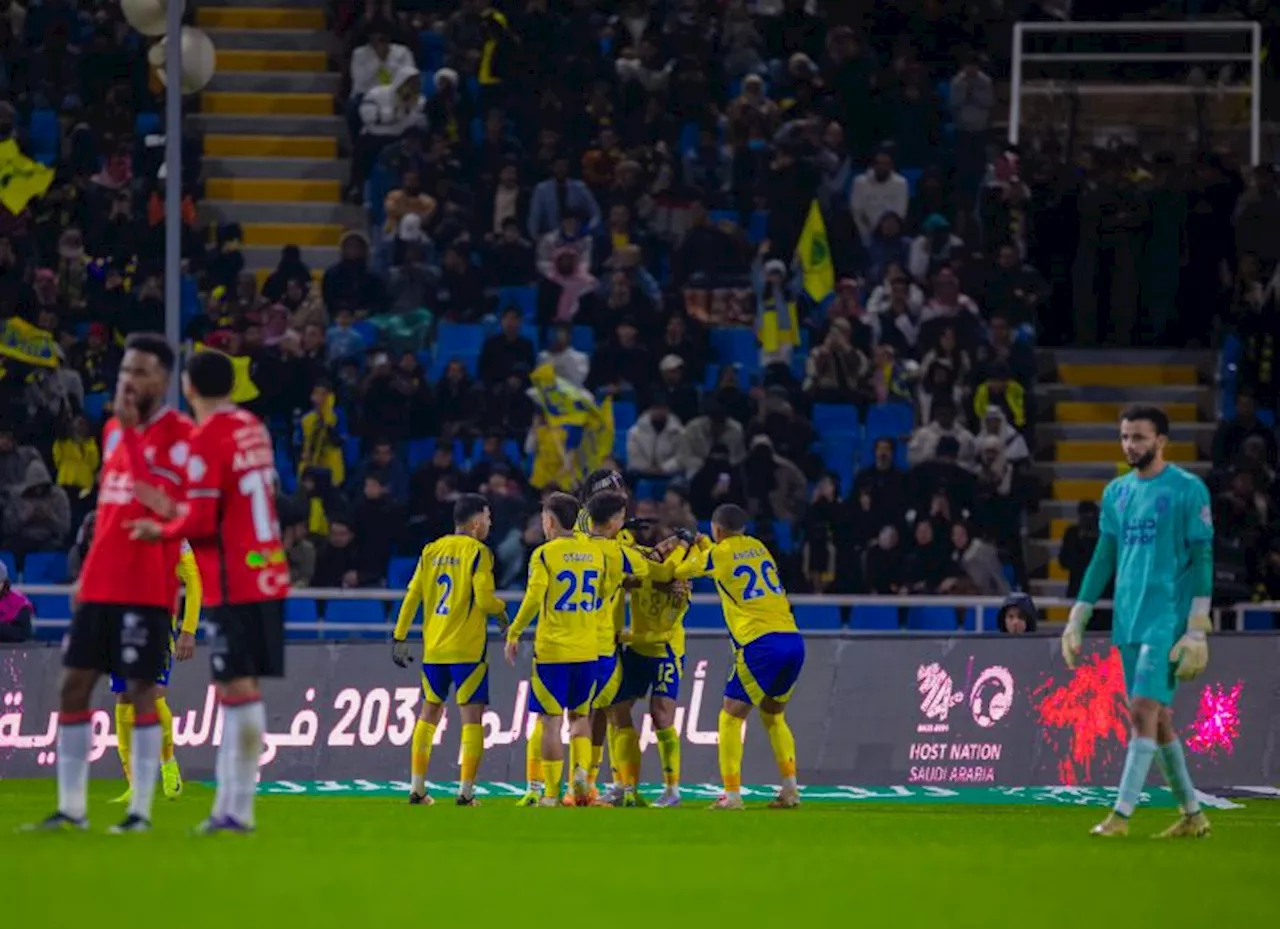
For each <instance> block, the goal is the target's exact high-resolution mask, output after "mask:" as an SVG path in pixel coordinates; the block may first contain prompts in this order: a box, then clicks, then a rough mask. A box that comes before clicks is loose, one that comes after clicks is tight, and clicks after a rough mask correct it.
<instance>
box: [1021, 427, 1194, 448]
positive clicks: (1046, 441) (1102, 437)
mask: <svg viewBox="0 0 1280 929" xmlns="http://www.w3.org/2000/svg"><path fill="white" fill-rule="evenodd" d="M1216 428H1217V424H1216V423H1211V422H1203V423H1199V422H1197V423H1170V424H1169V438H1170V439H1172V440H1173V441H1175V442H1193V443H1195V445H1196V447H1197V448H1200V449H1207V448H1208V445H1209V442H1210V441H1211V440H1212V438H1213V432H1214V430H1215V429H1216ZM1067 441H1102V442H1114V443H1116V447H1117V448H1118V447H1119V442H1120V423H1118V422H1103V423H1056V422H1045V423H1040V424H1038V425H1037V426H1036V446H1037V448H1038V449H1040V450H1042V451H1043V450H1046V449H1048V450H1052V447H1053V445H1054V444H1055V443H1057V442H1067Z"/></svg>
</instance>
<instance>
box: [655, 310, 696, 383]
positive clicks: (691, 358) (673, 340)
mask: <svg viewBox="0 0 1280 929" xmlns="http://www.w3.org/2000/svg"><path fill="white" fill-rule="evenodd" d="M658 351H659V352H660V353H661V355H662V357H663V358H665V357H667V356H668V355H676V356H678V357H679V358H680V359H681V360H682V361H683V362H684V370H685V374H686V375H687V376H688V378H689V380H690V381H691V382H692V383H694V384H700V383H702V378H703V375H704V374H705V373H706V370H707V352H706V349H705V348H704V347H703V346H702V345H701V344H700V343H699V342H698V341H697V340H695V339H694V337H693V336H692V335H691V334H690V332H689V323H688V321H687V320H686V319H685V318H684V317H683V316H681V315H679V314H675V315H673V316H671V317H670V318H668V319H667V325H666V329H665V330H664V331H663V333H662V341H661V342H660V343H659V345H658Z"/></svg>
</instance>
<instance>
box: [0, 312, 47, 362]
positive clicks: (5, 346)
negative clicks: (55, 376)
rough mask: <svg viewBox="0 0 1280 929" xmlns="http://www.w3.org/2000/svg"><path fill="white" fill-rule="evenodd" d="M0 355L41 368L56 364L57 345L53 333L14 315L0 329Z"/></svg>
mask: <svg viewBox="0 0 1280 929" xmlns="http://www.w3.org/2000/svg"><path fill="white" fill-rule="evenodd" d="M0 355H4V356H5V357H6V358H12V359H13V360H15V361H21V362H22V363H24V364H29V365H37V366H39V367H42V368H56V367H57V366H58V346H57V343H56V342H55V341H54V339H53V333H51V332H49V331H47V330H45V329H40V328H39V327H37V326H33V325H31V323H29V322H27V321H26V320H24V319H18V318H17V317H16V316H15V317H14V318H13V319H6V320H5V321H4V328H3V329H0Z"/></svg>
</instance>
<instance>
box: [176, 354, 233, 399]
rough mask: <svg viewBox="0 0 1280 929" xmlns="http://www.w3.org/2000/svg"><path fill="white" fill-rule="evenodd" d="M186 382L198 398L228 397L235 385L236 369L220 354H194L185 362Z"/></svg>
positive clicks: (228, 359)
mask: <svg viewBox="0 0 1280 929" xmlns="http://www.w3.org/2000/svg"><path fill="white" fill-rule="evenodd" d="M187 380H188V381H189V382H190V383H191V389H192V390H193V391H195V392H196V394H197V395H198V396H201V397H205V398H206V399H213V398H214V397H229V396H231V390H232V388H233V387H234V386H235V383H236V369H235V367H234V366H233V365H232V364H231V359H230V358H228V357H227V356H226V355H224V354H222V352H212V351H209V352H196V353H195V354H194V355H193V356H192V357H191V358H190V359H189V360H188V361H187Z"/></svg>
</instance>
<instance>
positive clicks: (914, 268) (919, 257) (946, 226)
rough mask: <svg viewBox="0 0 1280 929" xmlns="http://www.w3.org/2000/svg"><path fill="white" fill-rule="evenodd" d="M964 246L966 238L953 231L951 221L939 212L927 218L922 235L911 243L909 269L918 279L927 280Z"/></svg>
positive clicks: (908, 258)
mask: <svg viewBox="0 0 1280 929" xmlns="http://www.w3.org/2000/svg"><path fill="white" fill-rule="evenodd" d="M963 248H964V239H962V238H960V237H959V236H958V235H956V234H955V233H953V232H952V231H951V223H949V222H948V221H947V218H946V217H945V216H943V215H941V214H939V213H933V214H932V215H930V216H928V217H926V218H925V221H924V223H923V225H922V226H921V228H920V235H918V236H916V237H915V239H914V240H913V241H912V243H911V252H910V254H909V255H908V256H907V270H908V271H909V272H911V276H912V277H914V278H915V279H916V280H918V281H927V280H929V279H930V278H932V277H933V276H934V274H936V273H937V271H938V269H940V268H941V267H943V266H944V265H946V264H948V263H949V262H950V261H951V259H952V257H953V256H954V255H955V254H957V253H959V252H960V250H961V249H963Z"/></svg>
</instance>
